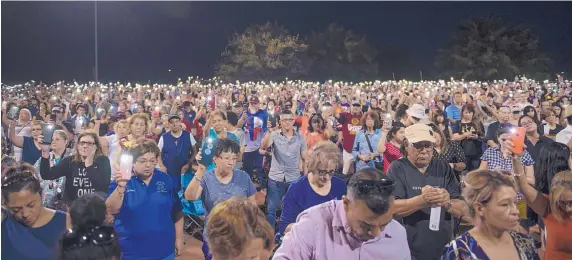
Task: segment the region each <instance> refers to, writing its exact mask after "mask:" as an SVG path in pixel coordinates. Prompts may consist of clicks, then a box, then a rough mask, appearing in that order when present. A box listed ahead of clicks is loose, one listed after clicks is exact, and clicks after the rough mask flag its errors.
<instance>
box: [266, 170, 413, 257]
mask: <svg viewBox="0 0 572 260" xmlns="http://www.w3.org/2000/svg"><path fill="white" fill-rule="evenodd" d="M382 175H383V174H382V173H381V172H380V171H378V170H376V169H374V168H364V169H363V170H360V171H358V172H356V173H355V174H354V175H353V176H352V178H351V179H350V182H349V184H348V194H347V195H345V196H343V197H342V199H341V200H332V201H328V202H325V203H322V204H319V205H316V206H314V207H311V208H309V209H307V210H305V211H303V212H302V213H300V215H299V216H298V219H297V221H296V223H295V224H294V225H293V226H292V229H291V230H290V232H288V233H287V234H286V236H284V240H283V242H282V245H281V246H280V248H278V250H277V251H276V253H275V255H274V257H273V258H272V259H273V260H283V259H289V260H293V259H295V260H310V259H316V260H327V259H362V260H374V259H375V260H378V259H391V260H397V259H398V260H405V259H411V255H410V252H409V246H408V244H407V234H406V232H405V229H404V228H403V226H401V225H400V224H399V223H398V222H397V221H395V220H393V213H394V211H393V208H394V196H393V195H392V191H393V186H394V183H393V181H391V180H389V179H382V178H381V176H382Z"/></svg>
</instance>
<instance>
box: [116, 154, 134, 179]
mask: <svg viewBox="0 0 572 260" xmlns="http://www.w3.org/2000/svg"><path fill="white" fill-rule="evenodd" d="M132 169H133V156H132V155H131V154H128V153H123V154H121V158H120V162H119V171H120V173H121V179H123V180H129V179H131V170H132Z"/></svg>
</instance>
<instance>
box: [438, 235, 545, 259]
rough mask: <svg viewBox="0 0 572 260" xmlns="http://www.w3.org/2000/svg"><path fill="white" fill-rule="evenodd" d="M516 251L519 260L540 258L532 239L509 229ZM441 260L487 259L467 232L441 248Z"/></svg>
mask: <svg viewBox="0 0 572 260" xmlns="http://www.w3.org/2000/svg"><path fill="white" fill-rule="evenodd" d="M509 234H510V236H511V237H512V240H513V242H514V245H515V247H516V250H517V251H518V257H519V260H540V257H539V256H538V254H537V253H536V249H535V247H534V240H533V239H532V238H531V237H529V236H527V235H524V234H521V233H517V232H512V231H509ZM441 259H442V260H489V259H490V258H489V257H488V256H487V254H486V253H485V251H484V250H483V249H482V248H481V247H480V246H479V244H478V243H477V240H475V238H474V237H473V236H471V234H470V233H469V232H465V233H463V234H462V235H461V236H459V237H458V238H457V239H455V240H453V241H451V242H450V243H449V244H448V245H446V246H445V249H444V250H443V256H442V257H441Z"/></svg>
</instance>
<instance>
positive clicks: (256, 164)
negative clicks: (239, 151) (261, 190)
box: [242, 150, 266, 187]
mask: <svg viewBox="0 0 572 260" xmlns="http://www.w3.org/2000/svg"><path fill="white" fill-rule="evenodd" d="M242 158H243V159H242V165H243V168H244V171H245V172H246V173H248V175H250V178H252V179H254V172H256V177H257V178H258V184H260V186H262V187H265V186H266V181H265V179H266V176H265V174H264V171H263V169H262V159H264V156H263V155H262V154H260V153H259V152H258V150H256V151H253V152H245V153H244V154H243V157H242Z"/></svg>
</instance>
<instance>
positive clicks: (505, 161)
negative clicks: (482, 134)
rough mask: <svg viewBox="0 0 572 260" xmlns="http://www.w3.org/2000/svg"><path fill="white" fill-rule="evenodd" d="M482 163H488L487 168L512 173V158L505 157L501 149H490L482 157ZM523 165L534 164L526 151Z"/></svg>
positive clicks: (522, 159)
mask: <svg viewBox="0 0 572 260" xmlns="http://www.w3.org/2000/svg"><path fill="white" fill-rule="evenodd" d="M481 161H485V162H487V168H489V169H498V170H501V171H509V172H510V171H512V158H511V157H505V156H504V155H503V154H502V152H501V150H500V148H499V147H489V148H487V150H486V151H485V152H484V153H483V156H481ZM520 161H521V162H522V165H524V166H529V165H533V164H534V160H533V159H532V157H531V156H530V154H529V153H528V151H524V155H523V156H522V158H521V159H520Z"/></svg>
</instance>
